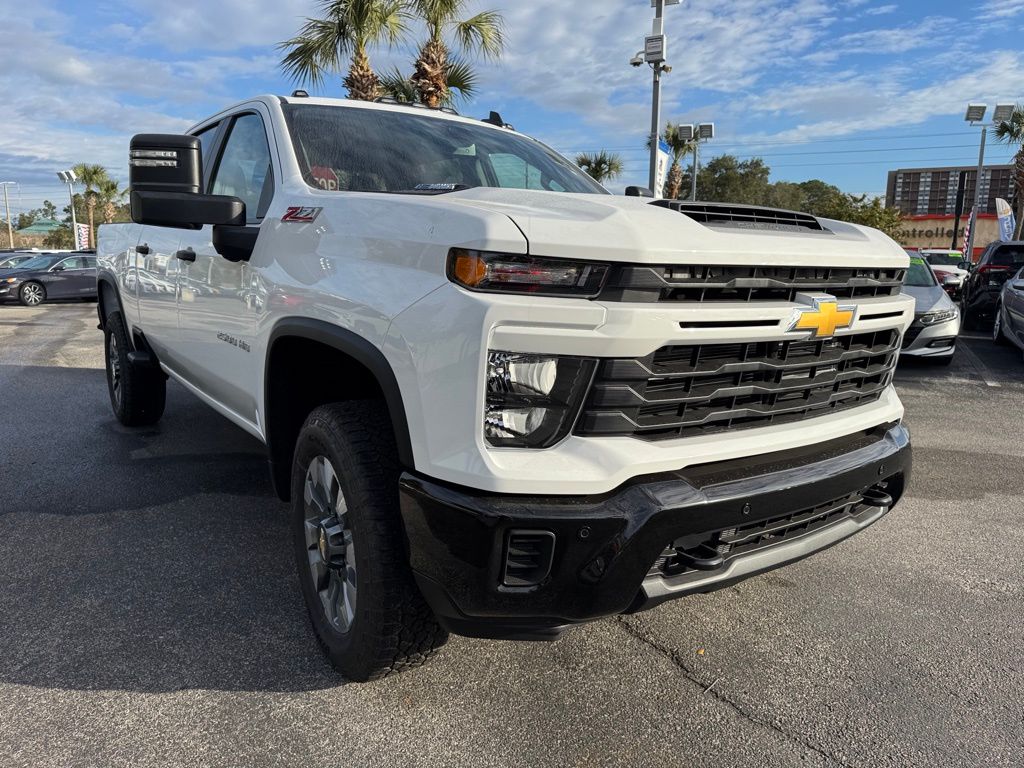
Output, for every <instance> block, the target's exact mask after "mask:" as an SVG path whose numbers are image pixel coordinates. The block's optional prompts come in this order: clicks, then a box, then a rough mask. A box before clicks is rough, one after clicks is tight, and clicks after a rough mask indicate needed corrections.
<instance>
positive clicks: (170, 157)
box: [128, 133, 245, 229]
mask: <svg viewBox="0 0 1024 768" xmlns="http://www.w3.org/2000/svg"><path fill="white" fill-rule="evenodd" d="M128 179H129V182H128V183H129V186H130V188H131V208H132V221H134V222H135V223H136V224H151V225H154V226H158V227H180V228H183V229H201V228H202V227H203V225H204V224H215V225H216V224H233V225H242V224H245V203H244V202H242V201H241V200H239V199H238V198H237V197H230V196H228V195H204V194H203V193H202V189H203V159H202V145H201V143H200V141H199V139H198V138H197V137H195V136H178V135H175V134H169V133H140V134H138V135H136V136H133V137H132V142H131V155H130V158H129V170H128Z"/></svg>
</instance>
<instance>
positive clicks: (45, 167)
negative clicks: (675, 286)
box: [0, 0, 1024, 208]
mask: <svg viewBox="0 0 1024 768" xmlns="http://www.w3.org/2000/svg"><path fill="white" fill-rule="evenodd" d="M471 7H473V8H474V9H482V8H496V9H500V10H501V11H502V12H503V13H504V14H505V17H506V21H507V37H508V51H507V53H506V55H505V56H504V57H503V59H502V60H501V61H500V62H496V63H488V64H484V65H482V66H481V83H480V85H481V87H480V90H479V94H478V96H477V97H476V99H475V100H474V101H473V102H472V103H470V104H464V105H462V107H461V109H462V111H463V112H464V113H466V114H474V115H480V116H483V115H486V114H487V112H488V110H490V109H498V110H499V111H501V113H502V114H503V116H504V117H505V118H506V119H507V120H508V121H510V122H512V123H514V124H515V125H516V127H517V128H518V129H520V130H522V131H525V132H527V133H531V134H533V135H535V136H537V137H538V138H541V139H542V140H544V141H546V142H548V143H549V144H551V145H552V146H554V147H555V148H556V149H558V150H560V151H562V152H564V153H566V154H570V155H571V154H573V153H575V152H576V151H578V150H592V149H600V148H609V149H613V150H615V151H618V152H620V153H621V155H622V156H623V158H624V159H625V161H626V174H625V175H624V177H623V178H621V179H619V180H618V181H616V182H615V183H614V184H613V185H610V186H612V187H613V189H614V190H615V191H621V188H622V186H624V185H625V184H629V183H645V180H646V159H645V154H644V150H643V145H644V141H645V135H646V132H647V131H648V130H649V121H650V117H649V115H650V72H649V70H648V69H647V68H646V67H645V68H642V69H634V68H632V67H630V66H628V63H627V62H628V60H629V58H630V57H631V56H632V55H633V53H634V52H635V51H637V50H638V49H639V48H641V47H642V42H643V36H644V35H645V34H647V33H648V31H649V29H650V23H651V16H652V9H651V8H650V3H649V2H648V1H647V0H587V2H582V3H564V2H559V3H555V2H550V1H549V0H515V1H513V0H477V1H476V2H473V3H472V6H471ZM314 8H315V4H314V0H214V1H213V2H211V1H210V0H175V2H173V3H167V2H166V1H165V0H130V1H129V0H92V1H91V2H90V1H89V0H82V1H80V2H63V1H58V0H37V1H36V2H34V3H24V2H15V0H0V19H3V21H2V22H0V92H2V93H3V94H4V95H5V99H4V101H5V105H4V108H3V112H2V121H0V181H8V180H12V181H18V182H19V184H20V187H18V188H15V187H12V188H11V195H12V204H13V206H14V207H15V208H19V207H24V208H31V207H36V206H38V205H39V204H40V203H41V202H42V200H43V198H44V197H49V198H50V199H53V200H54V201H55V202H61V201H63V200H65V199H66V191H65V190H64V189H62V188H61V187H60V185H59V183H58V182H57V180H56V177H55V175H54V173H55V171H57V170H59V169H61V168H66V167H68V166H69V165H70V164H73V163H75V162H98V163H102V164H104V165H106V166H107V167H108V168H110V170H111V171H112V172H113V173H114V175H116V176H117V177H119V178H121V179H124V178H125V175H126V158H127V149H128V139H129V137H130V136H131V135H132V134H133V133H137V132H144V131H147V132H148V131H180V130H183V129H185V128H186V127H187V126H188V125H190V124H191V123H192V122H194V121H196V120H198V119H200V118H202V117H204V116H205V115H207V114H210V113H211V112H213V111H216V110H218V109H219V108H221V107H223V106H225V105H226V104H228V103H230V102H232V101H235V100H238V99H241V98H244V97H246V96H250V95H253V94H257V93H266V92H271V93H287V92H288V91H290V90H291V88H292V87H294V86H293V84H291V83H289V82H288V81H287V80H286V79H285V78H284V77H282V75H281V73H280V70H279V68H278V66H277V62H278V54H277V53H276V51H275V50H274V45H275V43H277V42H278V41H280V40H282V39H284V38H286V37H289V36H291V35H292V34H293V33H294V32H295V30H296V29H297V28H298V26H299V24H300V23H301V20H302V17H304V16H306V15H309V14H311V13H313V11H314ZM666 32H667V34H668V35H669V59H670V63H671V64H672V65H673V67H674V71H673V72H672V73H671V74H670V75H668V76H667V77H666V79H665V91H664V100H665V110H664V116H665V118H671V119H674V120H693V121H698V120H699V121H714V122H715V123H716V125H717V131H718V139H717V140H716V141H715V142H714V143H712V144H711V145H709V146H707V147H706V149H705V156H713V155H715V154H719V153H722V152H730V153H733V154H737V155H740V156H741V157H749V156H754V155H757V156H762V157H764V158H765V160H766V161H767V162H768V163H769V164H770V165H771V166H772V169H773V178H774V179H786V180H792V181H802V180H804V179H808V178H822V179H825V180H826V181H829V182H832V183H834V184H838V185H839V186H841V187H843V188H844V189H846V190H847V191H850V192H867V193H875V194H881V193H883V192H884V189H885V176H886V171H888V170H889V169H890V168H895V167H907V166H915V165H918V166H930V165H946V164H948V165H958V164H969V163H971V162H976V158H977V142H978V131H977V129H972V128H970V127H969V126H967V125H966V124H965V123H964V122H963V121H962V114H963V111H964V106H965V104H966V102H967V101H972V100H980V101H988V102H990V103H995V101H997V100H1001V101H1002V100H1011V101H1013V100H1016V101H1024V46H1022V45H1021V42H1020V41H1021V40H1022V39H1024V0H964V1H963V2H950V1H949V0H940V1H938V2H936V1H935V0H932V1H931V2H926V1H925V0H914V1H913V2H889V1H888V0H836V1H835V2H824V1H823V0H684V2H683V3H682V4H681V5H677V6H670V7H669V8H668V10H667V12H666ZM413 48H414V46H413V45H412V44H409V45H406V46H404V47H403V48H400V49H398V50H395V51H390V52H388V51H380V52H376V53H374V54H373V63H374V64H375V65H377V66H378V67H379V68H382V69H383V68H385V67H387V66H390V65H391V64H392V63H399V64H402V65H403V67H405V68H408V65H407V64H406V62H408V61H409V60H411V59H412V58H414V56H413V53H412V52H413ZM320 92H321V93H323V94H325V95H341V93H342V87H341V84H340V78H339V79H338V80H336V81H334V82H331V83H329V84H328V85H327V86H326V87H325V88H323V89H320ZM1010 156H1011V152H1010V151H1009V150H1007V149H1006V148H1003V147H996V148H994V149H993V150H992V151H991V152H990V154H989V158H990V160H991V161H992V162H1005V161H1006V160H1007V159H1008V158H1009V157H1010Z"/></svg>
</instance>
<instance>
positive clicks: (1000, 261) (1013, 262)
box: [989, 245, 1024, 267]
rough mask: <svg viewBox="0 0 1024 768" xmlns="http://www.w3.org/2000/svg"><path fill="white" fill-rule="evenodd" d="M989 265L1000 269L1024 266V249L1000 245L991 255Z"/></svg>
mask: <svg viewBox="0 0 1024 768" xmlns="http://www.w3.org/2000/svg"><path fill="white" fill-rule="evenodd" d="M989 263H990V264H995V265H996V266H1001V267H1016V266H1020V265H1021V264H1024V247H1022V246H1019V245H1002V246H999V247H998V248H996V252H995V253H993V254H992V260H991V261H990V262H989Z"/></svg>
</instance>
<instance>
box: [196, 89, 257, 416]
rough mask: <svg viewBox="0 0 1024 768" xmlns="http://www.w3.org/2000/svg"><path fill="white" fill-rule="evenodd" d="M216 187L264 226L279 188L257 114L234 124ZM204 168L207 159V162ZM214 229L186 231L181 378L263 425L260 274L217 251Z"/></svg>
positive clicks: (221, 147)
mask: <svg viewBox="0 0 1024 768" xmlns="http://www.w3.org/2000/svg"><path fill="white" fill-rule="evenodd" d="M228 120H229V124H228V125H227V126H226V131H225V134H224V136H223V138H221V139H218V142H217V143H218V148H217V150H216V152H217V157H216V158H212V160H213V165H212V166H211V168H212V174H211V176H210V185H209V189H210V192H211V193H212V194H215V195H233V196H235V197H238V198H241V199H242V200H243V201H244V202H245V210H246V218H247V224H248V225H249V226H256V227H258V226H259V225H260V223H261V222H262V220H263V216H264V215H265V213H266V211H267V209H268V208H269V206H270V201H271V198H272V196H273V190H274V168H273V162H272V160H271V152H270V146H271V142H270V141H269V140H268V134H267V128H266V126H267V125H268V124H269V119H267V120H264V117H263V116H262V115H261V114H260V113H259V112H258V111H256V109H253V110H250V111H244V112H240V113H238V114H236V115H234V116H232V117H231V118H228ZM204 162H205V159H204ZM212 239H213V227H211V226H205V227H203V228H202V229H201V230H194V231H184V232H183V233H182V238H181V243H180V244H179V246H178V247H179V252H178V256H179V260H181V261H182V267H181V270H182V271H181V273H180V277H179V284H180V297H179V304H178V327H179V332H180V335H181V345H182V350H183V353H184V354H185V355H186V357H187V359H188V361H189V364H188V369H187V370H183V371H182V374H183V375H184V376H185V377H186V378H188V379H189V380H190V381H191V382H192V383H193V384H194V385H195V386H197V387H199V389H201V390H202V391H203V392H205V393H206V394H208V395H209V396H210V397H213V398H214V399H216V400H217V401H219V402H220V403H221V405H223V406H225V407H227V408H229V409H230V410H232V411H234V412H235V413H237V414H238V415H240V416H241V417H242V418H244V419H246V420H247V421H249V422H252V423H254V424H257V425H258V424H259V418H258V415H257V401H256V396H255V394H254V393H255V392H256V390H257V385H256V383H257V382H259V381H261V380H262V370H261V369H262V361H261V360H259V359H257V358H258V356H257V355H256V354H254V353H253V351H252V346H253V336H254V332H255V326H256V318H255V309H254V307H253V302H252V301H251V300H250V297H251V295H252V292H253V289H254V287H255V284H256V281H258V277H259V276H258V274H257V273H256V272H255V271H254V270H253V269H252V267H250V266H249V264H248V263H246V262H244V261H239V262H232V261H228V260H227V259H225V258H224V257H222V256H221V255H220V254H218V253H217V251H216V250H214V247H213V242H212Z"/></svg>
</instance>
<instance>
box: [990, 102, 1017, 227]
mask: <svg viewBox="0 0 1024 768" xmlns="http://www.w3.org/2000/svg"><path fill="white" fill-rule="evenodd" d="M995 136H996V141H998V142H1001V143H1003V144H1008V145H1010V146H1013V145H1014V144H1016V145H1017V154H1016V156H1015V157H1014V159H1013V186H1014V194H1013V197H1014V201H1015V202H1016V209H1017V231H1016V232H1014V233H1013V239H1014V240H1020V239H1021V234H1022V233H1024V105H1021V104H1018V105H1017V106H1016V107H1014V108H1013V113H1012V114H1011V115H1010V119H1009V120H1005V121H1003V122H1001V123H997V124H996V127H995Z"/></svg>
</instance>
